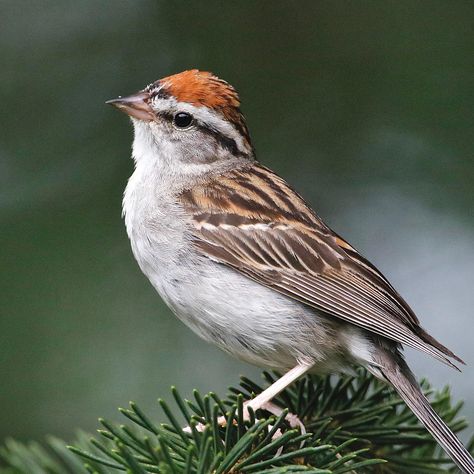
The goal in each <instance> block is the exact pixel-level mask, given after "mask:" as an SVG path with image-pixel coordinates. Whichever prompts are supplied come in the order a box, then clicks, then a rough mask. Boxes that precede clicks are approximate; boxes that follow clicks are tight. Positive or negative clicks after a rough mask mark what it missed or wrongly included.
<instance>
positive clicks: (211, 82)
mask: <svg viewBox="0 0 474 474" xmlns="http://www.w3.org/2000/svg"><path fill="white" fill-rule="evenodd" d="M107 103H108V104H111V105H114V106H115V107H117V108H118V109H120V110H122V111H123V112H125V113H126V114H128V115H129V116H130V117H131V119H132V122H133V125H134V129H135V140H134V147H133V155H134V158H135V160H136V161H137V162H138V161H139V160H140V159H142V158H143V156H145V155H146V156H147V159H148V161H149V160H150V159H153V158H150V156H152V157H155V158H154V159H156V160H162V161H163V160H165V161H170V163H169V164H171V162H174V164H175V165H176V164H178V163H187V164H189V165H191V168H195V167H196V166H197V167H198V168H202V167H208V166H209V165H210V164H211V163H215V162H216V161H222V162H223V163H224V162H226V161H229V160H231V161H232V160H249V159H250V160H253V148H252V145H251V142H250V137H249V132H248V129H247V126H246V124H245V119H244V117H243V115H242V113H241V111H240V101H239V96H238V94H237V92H236V90H235V89H234V88H233V87H232V86H231V85H230V84H228V83H227V82H225V81H223V80H222V79H219V78H218V77H216V76H215V75H213V74H212V73H210V72H203V71H199V70H196V69H193V70H189V71H184V72H181V73H179V74H175V75H173V76H168V77H165V78H163V79H160V80H158V81H156V82H153V83H152V84H150V85H149V86H147V87H146V88H145V89H143V90H141V91H139V92H137V93H136V94H133V95H130V96H127V97H118V98H117V99H113V100H110V101H108V102H107ZM200 165H202V166H200Z"/></svg>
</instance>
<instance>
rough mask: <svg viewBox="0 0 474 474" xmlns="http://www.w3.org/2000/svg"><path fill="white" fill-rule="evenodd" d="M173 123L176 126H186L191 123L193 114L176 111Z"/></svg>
mask: <svg viewBox="0 0 474 474" xmlns="http://www.w3.org/2000/svg"><path fill="white" fill-rule="evenodd" d="M173 123H174V124H175V125H176V126H177V127H178V128H187V127H189V126H190V125H191V124H192V123H193V116H192V115H191V114H188V113H187V112H178V113H177V114H176V115H175V116H174V117H173Z"/></svg>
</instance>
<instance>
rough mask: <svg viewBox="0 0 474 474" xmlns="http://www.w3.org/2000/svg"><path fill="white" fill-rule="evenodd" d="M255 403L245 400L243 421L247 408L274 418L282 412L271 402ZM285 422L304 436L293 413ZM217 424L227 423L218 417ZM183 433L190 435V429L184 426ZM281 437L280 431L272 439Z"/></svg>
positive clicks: (203, 427)
mask: <svg viewBox="0 0 474 474" xmlns="http://www.w3.org/2000/svg"><path fill="white" fill-rule="evenodd" d="M255 401H257V399H252V400H247V401H246V402H245V403H244V409H243V416H244V420H245V421H248V420H250V414H249V408H251V409H252V411H254V412H255V411H257V410H266V411H268V412H270V413H271V414H272V415H275V416H280V415H281V414H282V413H283V411H284V410H283V408H280V407H279V406H277V405H275V404H274V403H272V402H265V403H255ZM252 402H253V403H252ZM285 420H286V421H287V422H288V424H289V425H290V427H291V428H299V429H300V431H301V434H306V428H305V426H304V424H303V422H302V421H301V420H300V419H299V418H298V416H297V415H295V414H293V413H288V414H287V415H286V416H285ZM217 423H218V424H219V426H225V425H226V423H227V419H226V417H224V416H220V417H219V418H218V419H217ZM205 427H206V425H204V424H203V423H198V424H197V425H196V430H197V431H200V432H202V431H204V429H205ZM270 429H271V428H270ZM183 431H184V432H185V433H191V427H189V426H186V427H185V428H183ZM281 435H282V433H281V431H280V430H277V431H276V433H275V434H274V435H273V439H276V438H278V437H280V436H281Z"/></svg>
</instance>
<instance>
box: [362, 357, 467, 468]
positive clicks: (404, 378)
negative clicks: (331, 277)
mask: <svg viewBox="0 0 474 474" xmlns="http://www.w3.org/2000/svg"><path fill="white" fill-rule="evenodd" d="M381 362H382V361H381ZM369 370H370V371H371V372H372V373H373V374H374V375H376V376H377V377H379V378H384V379H385V380H387V381H388V382H390V384H391V385H393V387H394V388H395V390H396V391H397V393H398V394H399V395H400V397H401V398H402V399H403V401H404V402H405V403H406V404H407V405H408V407H409V408H410V409H411V411H412V412H413V413H414V414H415V415H416V417H417V418H418V419H419V420H420V422H421V423H422V424H423V425H424V426H425V428H426V429H427V430H428V431H429V432H430V433H431V435H432V436H433V438H434V439H435V440H436V441H437V442H438V443H439V444H440V445H441V446H442V448H443V449H444V450H445V452H446V454H447V455H448V456H449V457H450V458H451V459H452V460H453V461H454V462H455V463H456V465H457V466H458V467H459V469H460V470H461V471H462V472H464V473H465V474H474V459H473V458H472V456H471V455H470V454H469V452H468V451H467V449H466V448H465V447H464V446H463V444H462V443H461V441H459V439H458V438H457V437H456V435H455V434H454V433H453V432H452V431H451V430H450V429H449V427H448V426H447V425H446V423H445V422H444V421H443V420H442V419H441V418H440V417H439V415H438V414H437V413H436V412H435V411H434V410H433V407H432V406H431V405H430V403H429V401H428V400H427V398H426V397H425V396H424V395H423V392H422V391H421V389H420V387H419V385H418V383H417V382H416V380H415V377H414V376H413V374H412V373H411V371H410V369H409V368H408V366H407V365H406V363H405V361H404V360H403V358H402V357H401V356H399V359H398V360H396V359H395V358H394V354H384V357H383V362H382V363H381V366H379V367H376V368H375V367H373V368H370V369H369Z"/></svg>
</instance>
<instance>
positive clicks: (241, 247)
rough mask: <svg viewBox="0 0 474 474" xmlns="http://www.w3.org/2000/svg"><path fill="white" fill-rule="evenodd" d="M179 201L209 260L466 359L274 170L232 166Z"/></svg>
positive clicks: (438, 354)
mask: <svg viewBox="0 0 474 474" xmlns="http://www.w3.org/2000/svg"><path fill="white" fill-rule="evenodd" d="M270 183H271V185H270ZM255 186H258V191H256V189H255ZM263 193H265V195H264V194H263ZM206 196H212V199H206ZM182 202H183V204H184V205H185V206H186V208H187V209H188V211H190V212H191V213H192V214H193V215H194V225H195V233H194V235H195V239H196V244H197V246H198V247H199V248H200V249H201V251H202V252H203V253H204V254H205V255H207V256H208V257H209V258H211V259H213V260H215V261H217V262H220V263H223V264H227V265H229V266H231V267H233V268H235V269H236V270H238V271H240V272H242V273H243V274H245V275H247V276H248V277H250V278H252V279H254V280H256V281H257V282H259V283H261V284H263V285H265V286H268V287H270V288H273V289H274V290H276V291H278V292H280V293H283V294H285V295H287V296H289V297H291V298H294V299H296V300H298V301H301V302H303V303H305V304H307V305H308V306H311V307H313V308H315V309H318V310H320V311H323V312H325V313H328V314H330V315H333V316H335V317H338V318H340V319H343V320H345V321H347V322H349V323H351V324H355V325H357V326H360V327H362V328H364V329H366V330H368V331H371V332H373V333H375V334H378V335H380V336H383V337H386V338H388V339H391V340H393V341H395V342H397V343H401V344H406V345H407V346H410V347H413V348H415V349H418V350H420V351H423V352H425V353H428V354H430V355H431V356H433V357H435V358H436V359H438V360H440V361H442V362H444V363H446V364H448V365H450V366H453V367H454V365H453V364H452V363H451V361H450V360H449V358H448V357H453V358H455V359H456V360H459V361H460V362H462V361H461V360H460V359H459V358H458V357H457V356H455V355H454V354H453V353H452V352H450V351H449V350H448V349H446V348H445V347H444V346H442V345H441V344H439V343H438V342H437V341H436V340H434V339H433V338H432V337H431V336H428V335H427V334H426V333H425V332H424V331H423V329H422V328H421V327H420V326H419V322H418V319H417V318H416V316H415V315H414V314H413V312H412V311H411V309H410V308H409V307H408V305H407V304H406V303H405V301H404V300H403V299H402V298H401V297H400V295H398V293H397V292H396V291H395V290H394V289H393V287H392V286H391V285H390V283H389V282H388V281H387V280H386V279H385V277H384V276H383V275H382V274H381V273H380V272H379V271H378V270H377V269H376V268H375V267H374V266H373V265H371V264H370V263H369V262H368V261H367V260H365V259H364V258H363V257H362V256H360V254H359V253H358V252H357V251H356V250H355V249H354V248H353V247H352V246H350V244H348V243H347V242H346V241H345V240H343V239H342V238H341V237H339V236H338V235H337V234H335V233H334V232H332V231H331V230H330V229H329V228H328V227H327V226H326V225H325V224H324V223H323V222H322V221H321V220H320V219H319V217H318V216H316V214H315V213H314V212H313V211H312V210H311V209H310V208H309V206H307V205H306V203H305V202H304V201H303V199H302V198H301V197H300V196H299V195H298V194H296V193H295V192H294V191H293V190H292V189H291V188H290V187H289V186H288V185H287V184H286V183H285V182H284V181H283V180H282V179H281V178H279V177H277V176H276V175H274V174H273V173H272V172H271V171H270V170H268V169H266V168H263V167H261V166H259V165H254V167H253V168H250V169H243V170H234V171H232V172H230V173H228V174H227V175H225V176H221V177H219V180H216V181H212V182H209V183H207V184H206V186H201V187H196V188H195V189H193V190H191V191H188V192H187V193H184V194H183V196H182ZM290 202H291V204H290ZM295 210H296V211H295Z"/></svg>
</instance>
